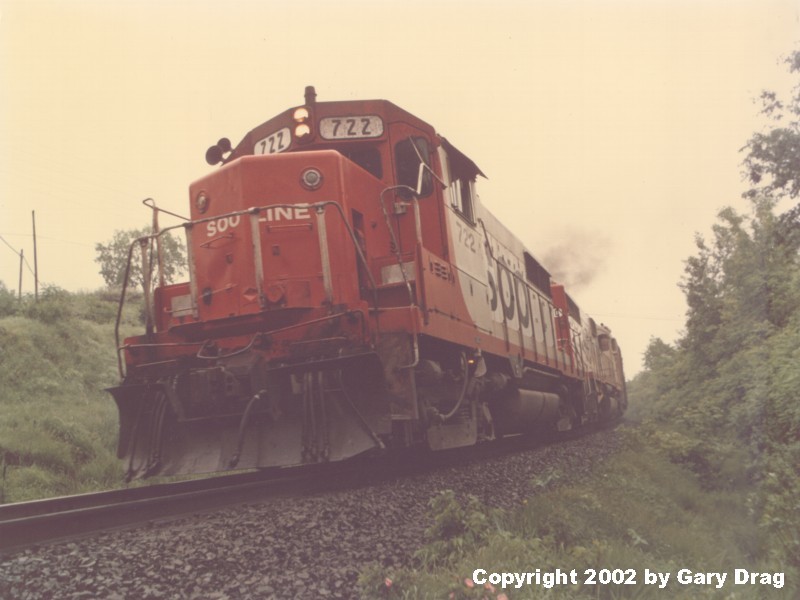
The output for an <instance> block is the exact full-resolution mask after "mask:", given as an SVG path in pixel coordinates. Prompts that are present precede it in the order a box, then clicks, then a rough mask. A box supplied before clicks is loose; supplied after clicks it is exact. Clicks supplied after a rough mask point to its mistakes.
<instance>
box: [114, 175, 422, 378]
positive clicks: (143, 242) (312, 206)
mask: <svg viewBox="0 0 800 600" xmlns="http://www.w3.org/2000/svg"><path fill="white" fill-rule="evenodd" d="M384 191H386V190H384ZM147 200H150V199H149V198H148V199H147ZM147 200H145V204H146V205H147V206H149V207H151V208H154V206H151V205H150V204H147ZM331 205H332V206H335V207H336V213H337V214H338V215H339V216H340V217H341V219H342V223H343V224H344V226H345V229H346V230H347V233H348V235H349V237H350V239H351V241H352V243H353V246H354V247H355V249H356V255H357V256H358V259H359V260H360V261H361V262H362V263H363V265H364V271H365V272H366V275H367V278H368V279H369V283H370V285H371V287H372V293H373V304H374V308H375V309H377V308H378V286H377V283H376V282H375V278H374V277H373V276H372V272H371V271H370V268H369V264H368V263H367V259H366V257H365V256H364V252H363V251H362V249H361V246H360V245H359V243H358V240H357V238H356V235H355V232H354V231H353V228H352V227H351V226H350V223H348V221H347V218H346V216H345V214H344V209H343V208H342V206H341V204H339V203H338V202H336V201H334V200H326V201H323V202H314V203H296V204H291V203H283V204H269V205H265V206H256V207H251V208H247V209H244V210H238V211H231V212H228V213H223V214H219V215H213V216H209V217H203V218H202V219H196V220H194V221H191V220H186V222H185V223H180V224H178V225H171V226H170V227H165V228H163V229H161V230H159V231H157V232H154V233H152V234H150V235H145V236H142V237H139V238H137V239H135V240H133V241H132V242H131V244H130V246H129V248H128V258H127V261H126V264H125V274H124V277H123V281H122V291H121V293H120V299H119V305H118V307H117V319H116V322H115V324H114V340H115V343H116V347H117V368H118V370H119V374H120V378H121V379H124V378H125V375H126V372H125V368H124V364H123V363H124V361H123V358H122V352H121V351H122V350H124V349H125V347H124V346H121V345H120V339H119V329H120V324H121V322H122V310H123V307H124V304H125V299H126V295H127V288H128V284H129V283H130V272H131V261H132V260H133V250H134V248H135V247H136V245H137V244H139V246H140V248H141V249H142V253H143V259H142V264H143V265H145V264H147V261H146V260H145V258H144V253H145V252H146V247H147V245H148V242H149V241H151V240H158V238H160V237H161V236H162V235H164V234H165V233H167V232H170V231H172V230H173V229H178V228H183V229H184V231H185V232H187V234H188V232H189V231H190V230H191V229H192V228H193V227H194V226H195V225H201V224H203V223H209V222H211V221H216V220H218V219H224V218H228V217H236V216H245V215H258V214H260V213H262V212H264V211H266V210H269V209H275V208H300V209H308V210H309V211H311V210H315V211H323V212H324V211H325V209H326V208H327V207H328V206H331ZM154 210H156V209H155V208H154ZM157 210H160V211H162V212H168V211H164V210H163V209H157ZM169 214H173V213H169ZM175 216H180V215H175ZM181 218H184V217H181ZM187 237H189V236H188V235H187ZM189 252H191V250H189ZM190 262H192V261H191V260H190ZM401 269H402V265H401ZM404 275H405V273H404ZM189 278H190V285H191V284H192V283H193V282H194V268H193V265H192V264H190V265H189ZM145 279H146V280H149V273H147V274H146V277H145ZM406 283H408V282H407V281H406ZM148 287H149V286H148ZM408 287H409V292H410V285H409V286H408ZM262 291H263V290H262ZM148 297H149V290H146V292H145V302H147V303H148V306H146V307H145V310H146V312H147V315H148V316H149V315H151V310H152V309H151V307H150V306H149V302H148ZM196 300H197V299H196V298H192V304H193V305H194V303H195V302H196ZM412 304H413V299H412ZM151 322H152V321H151ZM150 333H152V332H151V331H148V334H150Z"/></svg>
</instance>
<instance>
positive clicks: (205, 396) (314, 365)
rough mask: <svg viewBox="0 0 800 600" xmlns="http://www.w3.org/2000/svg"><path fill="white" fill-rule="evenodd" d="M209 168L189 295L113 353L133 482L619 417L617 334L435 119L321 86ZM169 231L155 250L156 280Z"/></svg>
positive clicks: (182, 289) (190, 223)
mask: <svg viewBox="0 0 800 600" xmlns="http://www.w3.org/2000/svg"><path fill="white" fill-rule="evenodd" d="M206 158H207V160H208V161H209V163H211V164H217V163H222V166H221V168H219V169H217V170H216V171H214V172H213V173H211V174H210V175H207V176H206V177H204V178H202V179H200V180H198V181H196V182H195V183H193V184H192V185H191V186H190V190H189V193H190V202H191V218H190V219H189V220H187V221H186V222H185V223H184V224H182V225H179V226H177V227H182V228H183V229H184V231H185V235H186V241H187V249H188V263H189V264H188V271H189V281H188V282H187V283H180V284H176V285H164V284H163V282H162V284H161V285H160V286H158V287H156V288H155V290H154V292H153V293H152V294H151V293H150V292H149V290H150V288H151V283H150V281H149V278H146V279H148V280H146V282H145V304H146V310H145V312H146V315H147V331H146V333H145V334H144V335H141V336H138V337H133V338H129V339H126V340H125V342H124V344H122V345H120V344H119V343H118V344H117V345H118V346H119V361H120V371H121V375H122V382H121V384H120V385H119V386H118V387H115V388H112V389H111V390H110V391H111V393H112V394H113V396H114V399H115V400H116V402H117V405H118V408H119V415H120V436H119V449H118V454H119V456H120V458H124V459H125V460H126V462H127V469H128V477H129V478H133V477H148V476H151V475H156V474H174V473H199V472H210V471H222V470H227V469H233V468H254V467H268V466H284V465H298V464H303V463H312V462H325V461H334V460H342V459H346V458H348V457H352V456H355V455H357V454H361V453H364V452H367V451H370V450H375V449H383V448H401V447H405V446H410V445H415V444H427V446H429V447H430V448H431V449H432V450H440V449H445V448H454V447H459V446H469V445H473V444H476V443H477V442H479V441H483V440H491V439H494V438H496V437H499V436H504V435H510V434H524V433H532V432H536V431H542V430H545V429H550V430H559V431H564V430H568V429H571V428H574V427H579V426H581V425H584V424H586V423H590V422H602V421H604V420H611V419H614V418H616V417H617V416H618V415H620V414H621V413H622V412H623V411H624V409H625V407H626V404H627V402H626V396H625V383H624V376H623V370H622V359H621V355H620V350H619V348H618V346H617V344H616V342H615V340H614V338H613V337H611V334H610V331H609V330H608V329H607V328H606V327H605V326H603V325H598V324H596V323H595V321H594V320H592V319H591V318H590V317H589V316H587V315H586V314H585V313H583V312H582V311H581V310H580V309H579V308H578V306H577V305H576V304H575V302H574V301H573V300H572V298H571V297H570V296H569V294H567V292H566V291H565V289H564V287H563V286H562V285H558V284H554V283H551V280H550V274H549V273H548V272H547V270H546V269H545V267H544V266H542V265H541V264H540V263H539V262H538V261H537V260H536V259H535V258H534V257H533V255H532V254H531V253H529V252H528V251H527V250H526V249H525V248H524V247H523V245H522V243H521V242H520V241H519V240H518V239H517V238H516V237H514V236H513V235H512V234H511V233H510V232H509V231H508V230H507V229H506V228H505V227H504V226H503V225H501V224H500V223H499V222H498V221H497V220H496V219H495V218H494V217H493V216H492V215H491V213H489V212H488V211H487V210H486V208H485V207H484V206H482V205H481V203H480V202H479V200H478V197H477V196H476V194H475V182H476V179H477V177H478V175H482V173H481V171H480V169H479V168H478V167H477V166H476V164H475V163H474V162H473V161H472V160H471V159H469V158H468V157H467V156H466V155H465V154H463V153H462V152H460V151H459V150H458V149H456V148H455V147H454V146H453V145H452V144H451V143H450V142H448V141H447V140H446V139H445V138H444V137H441V136H440V135H438V134H437V133H436V131H435V130H434V129H433V127H431V126H430V125H428V124H427V123H425V122H424V121H422V120H420V119H418V118H417V117H415V116H413V115H411V114H409V113H408V112H406V111H404V110H402V109H401V108H399V107H397V106H395V105H394V104H392V103H391V102H387V101H385V100H366V101H345V102H317V101H316V94H315V92H314V89H313V88H311V87H309V88H307V89H306V95H305V103H304V104H303V105H302V106H299V107H297V108H292V109H290V110H287V111H286V112H284V113H282V114H280V115H278V116H276V117H274V118H272V119H270V120H269V121H267V122H266V123H263V124H262V125H259V126H258V127H256V128H255V129H253V130H252V131H250V133H248V134H247V135H246V136H245V137H244V139H243V140H242V141H241V142H240V143H239V144H238V145H237V146H236V147H235V148H232V147H231V144H230V143H229V142H228V141H227V140H224V139H223V140H220V143H218V144H217V145H215V146H212V147H211V148H210V149H209V150H208V152H207V155H206ZM165 231H168V229H165V230H162V231H157V232H155V233H154V234H153V235H152V236H150V238H143V239H141V240H139V241H138V245H140V246H141V248H142V254H143V266H144V267H145V269H144V270H145V271H149V270H150V269H149V268H148V265H151V264H156V263H157V260H156V259H155V258H154V257H155V255H156V252H155V251H152V252H151V251H150V250H149V247H150V246H149V244H150V239H153V240H156V241H157V240H158V238H159V237H160V236H161V235H162V234H163V233H164V232H165ZM132 249H133V246H132ZM124 299H125V290H124V289H123V296H122V301H121V302H124ZM123 363H124V364H123Z"/></svg>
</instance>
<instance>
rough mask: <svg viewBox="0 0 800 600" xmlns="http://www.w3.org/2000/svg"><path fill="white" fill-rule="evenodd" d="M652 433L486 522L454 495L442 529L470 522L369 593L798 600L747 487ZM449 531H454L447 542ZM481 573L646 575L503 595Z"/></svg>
mask: <svg viewBox="0 0 800 600" xmlns="http://www.w3.org/2000/svg"><path fill="white" fill-rule="evenodd" d="M643 431H645V430H642V429H640V428H639V427H638V426H632V427H629V428H627V429H624V430H623V432H622V434H623V435H624V436H625V437H626V444H625V449H623V450H622V451H620V452H619V453H617V454H616V455H614V456H613V457H611V458H609V459H608V460H607V461H605V462H604V463H603V465H602V466H601V467H600V468H599V469H597V470H596V471H595V472H594V473H593V474H591V475H590V476H589V477H588V478H586V479H584V480H581V481H577V482H576V481H571V482H569V481H568V482H567V483H564V484H559V483H556V484H554V485H550V486H548V487H547V488H546V489H545V490H544V491H542V492H540V493H538V494H536V495H534V496H532V497H530V498H529V499H528V500H526V501H525V502H524V503H523V505H522V506H520V507H519V508H518V509H517V510H514V511H511V512H497V511H493V512H489V513H486V512H485V510H484V514H483V517H482V518H477V516H476V515H474V514H473V513H474V512H475V511H476V510H478V511H479V509H478V508H476V507H475V506H472V507H470V506H469V505H467V506H460V505H459V506H453V505H454V504H455V505H458V502H457V501H456V500H455V499H454V498H453V497H452V496H447V495H443V496H442V498H440V499H439V500H438V504H437V505H436V506H434V507H432V508H433V514H434V518H435V519H436V521H437V522H438V521H439V520H441V519H443V518H444V519H450V520H452V519H453V515H461V516H460V517H457V518H456V521H459V519H460V521H459V522H460V526H455V527H454V526H452V525H451V526H450V527H449V528H442V527H439V528H436V527H434V528H432V529H431V531H429V532H428V533H429V536H428V539H427V540H424V542H425V545H424V546H423V547H422V549H421V551H420V552H419V553H418V555H417V560H416V562H415V566H414V567H413V568H411V569H403V570H394V571H387V570H386V569H383V568H382V567H381V566H380V565H373V566H371V567H370V568H369V569H367V570H366V571H365V572H364V573H363V575H362V577H361V586H362V588H361V589H362V593H363V594H364V596H365V597H378V598H379V597H386V598H448V597H449V598H454V599H459V598H509V599H512V598H513V599H517V598H554V599H562V598H564V599H567V598H608V599H616V598H637V599H648V598H658V599H664V598H687V599H688V598H720V599H723V598H737V599H751V598H752V599H756V598H788V597H794V596H793V593H795V592H797V588H796V584H797V573H792V572H791V570H790V568H789V567H786V566H785V565H778V564H767V563H768V561H766V560H765V559H764V558H763V557H764V556H766V555H767V554H766V552H765V548H766V546H767V545H768V540H765V539H763V538H762V537H761V536H762V534H761V533H760V531H759V528H758V527H757V524H756V523H754V522H753V520H752V519H751V517H750V513H749V511H748V506H747V488H746V487H745V486H743V487H735V486H727V487H726V488H725V489H708V487H707V486H706V485H704V482H703V481H701V478H700V477H699V476H698V475H696V474H695V473H694V472H693V471H691V470H690V469H689V468H688V467H687V466H686V465H682V464H675V463H674V462H672V461H671V460H670V459H669V457H668V453H667V452H666V451H665V450H664V449H663V448H661V447H658V446H657V445H654V444H653V443H652V442H651V440H650V439H649V437H648V436H646V435H643ZM566 479H569V478H566ZM459 511H460V512H459ZM445 530H446V531H447V532H448V533H444V534H443V533H442V532H443V531H445ZM454 532H455V533H454ZM448 536H449V537H448ZM443 538H446V539H443ZM443 549H446V551H445V550H443ZM454 549H456V550H454ZM476 568H482V569H485V570H486V572H487V573H493V572H497V573H502V572H509V573H511V572H520V573H525V572H535V571H536V569H539V570H540V573H541V574H544V573H546V572H554V571H556V569H560V570H561V571H562V572H569V571H571V570H573V569H575V570H576V574H577V580H578V581H579V582H580V581H582V580H583V579H584V578H585V574H586V573H587V570H588V569H594V570H595V571H596V572H600V571H601V570H602V569H608V570H611V571H613V570H615V569H617V570H620V571H618V573H617V575H622V574H624V573H630V574H635V581H636V584H635V585H614V584H609V585H581V584H580V583H578V584H575V585H573V584H571V583H570V584H568V585H556V586H553V587H549V588H548V587H544V585H530V586H529V585H523V586H522V587H521V588H519V589H514V588H506V589H502V587H501V586H500V585H494V586H491V585H490V586H489V587H487V586H485V585H475V583H474V582H473V581H472V580H471V578H472V574H473V571H474V570H475V569H476ZM737 568H743V569H748V570H749V571H757V572H770V573H772V572H777V571H783V572H786V571H789V572H788V573H787V574H786V582H785V584H784V587H783V588H780V589H776V588H774V587H773V586H771V585H767V586H762V585H757V586H751V585H734V583H733V577H734V569H737ZM645 569H649V570H650V571H651V572H653V571H655V572H662V573H671V578H670V580H669V581H668V583H667V586H666V587H665V588H664V589H658V586H657V585H646V584H645V582H644V573H645ZM681 569H690V570H691V571H692V572H693V573H694V572H721V573H727V574H728V575H727V580H726V583H725V584H724V586H723V587H722V588H720V589H717V588H716V587H715V585H696V584H694V583H691V584H682V583H679V582H678V581H676V577H677V573H678V571H680V570H681ZM630 570H632V571H630ZM542 583H544V582H542ZM792 586H795V587H792Z"/></svg>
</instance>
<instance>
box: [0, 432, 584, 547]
mask: <svg viewBox="0 0 800 600" xmlns="http://www.w3.org/2000/svg"><path fill="white" fill-rule="evenodd" d="M586 433H588V432H587V431H586V430H583V431H578V432H568V433H566V434H559V435H558V436H555V437H556V438H557V439H558V440H560V441H564V440H566V439H572V438H575V437H580V436H582V435H585V434H586ZM552 441H554V439H552V438H551V439H546V438H541V439H538V440H537V439H535V438H526V437H523V436H519V437H512V438H507V439H504V440H498V441H495V442H493V443H490V444H480V445H478V446H473V447H470V448H462V449H455V450H450V451H444V452H434V453H429V452H414V451H410V452H404V453H401V454H396V455H388V456H384V457H380V458H378V457H372V458H354V459H351V460H349V461H344V462H340V463H328V464H314V465H308V466H301V467H293V468H282V469H277V468H276V469H267V470H263V471H256V472H253V471H250V472H245V473H237V474H232V475H224V476H220V477H213V478H207V479H195V480H189V481H181V482H175V483H164V484H156V485H150V486H144V487H136V488H128V489H121V490H112V491H107V492H97V493H90V494H79V495H75V496H63V497H60V498H51V499H45V500H35V501H31V502H20V503H14V504H2V505H0V555H2V554H10V553H12V552H16V551H19V550H22V549H24V548H27V547H31V546H35V545H37V544H45V543H50V542H56V541H61V540H68V539H74V538H79V537H85V536H88V535H91V534H94V533H97V532H100V531H105V530H110V529H119V528H124V527H132V526H137V525H141V524H143V523H147V522H150V521H158V520H163V519H169V518H177V517H180V516H185V515H189V514H194V513H200V512H206V511H211V510H214V509H217V508H221V507H224V506H231V505H235V504H242V503H246V502H256V501H264V500H266V499H268V498H274V497H280V496H287V495H292V494H294V495H302V494H308V493H314V492H324V491H331V490H334V489H341V488H343V487H349V486H357V485H359V484H361V483H368V482H375V481H376V480H378V479H384V478H391V477H404V476H408V475H411V474H414V473H421V472H424V471H429V470H436V469H439V468H446V467H449V466H454V465H457V464H461V463H465V462H466V463H469V462H471V461H480V460H482V459H487V458H491V457H495V456H498V455H503V454H509V453H514V452H519V451H521V450H526V449H531V448H533V447H537V446H541V445H547V444H549V443H550V442H552Z"/></svg>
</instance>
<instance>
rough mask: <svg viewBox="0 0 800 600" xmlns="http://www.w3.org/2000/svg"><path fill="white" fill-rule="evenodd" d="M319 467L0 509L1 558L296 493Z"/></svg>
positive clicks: (45, 501) (81, 495) (54, 500)
mask: <svg viewBox="0 0 800 600" xmlns="http://www.w3.org/2000/svg"><path fill="white" fill-rule="evenodd" d="M322 467H327V470H328V471H330V470H331V467H334V465H316V464H315V465H308V466H303V467H297V468H291V469H269V470H266V471H258V472H252V471H250V472H246V473H238V474H234V475H224V476H221V477H213V478H208V479H197V480H190V481H181V482H174V483H162V484H156V485H150V486H143V487H136V488H127V489H121V490H111V491H106V492H96V493H90V494H78V495H75V496H63V497H59V498H50V499H45V500H34V501H30V502H18V503H12V504H3V505H0V555H2V554H9V553H11V552H14V551H18V550H21V549H23V548H26V547H29V546H34V545H37V544H42V543H48V542H53V541H57V540H61V539H66V538H72V537H79V536H83V535H86V534H92V533H97V532H100V531H103V530H107V529H116V528H120V527H126V526H133V525H137V524H141V523H145V522H147V521H152V520H157V519H163V518H168V517H178V516H181V515H187V514H192V513H196V512H203V511H207V510H211V509H214V508H219V507H222V506H227V505H232V504H237V503H241V502H246V501H257V500H260V499H265V498H267V497H274V496H279V495H281V494H287V493H290V492H294V491H296V490H297V488H298V486H300V487H302V484H303V482H308V483H310V482H312V481H313V480H314V479H315V478H312V477H311V475H315V474H318V473H319V472H320V469H321V468H322Z"/></svg>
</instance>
